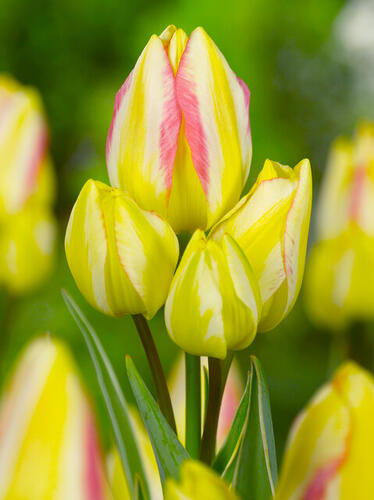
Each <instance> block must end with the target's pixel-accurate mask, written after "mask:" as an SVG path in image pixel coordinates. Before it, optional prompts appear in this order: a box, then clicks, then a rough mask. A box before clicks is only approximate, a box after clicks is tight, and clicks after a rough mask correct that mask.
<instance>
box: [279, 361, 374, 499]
mask: <svg viewBox="0 0 374 500" xmlns="http://www.w3.org/2000/svg"><path fill="white" fill-rule="evenodd" d="M373 415H374V379H373V377H372V376H371V375H370V374H369V373H368V372H366V371H365V370H363V369H361V368H360V367H359V366H357V365H356V364H354V363H351V362H347V363H345V364H344V365H342V367H341V368H339V369H338V371H337V372H336V373H335V375H334V376H333V378H332V380H331V382H329V383H328V384H326V385H325V386H324V387H322V388H321V389H320V390H319V391H318V392H317V394H316V395H315V396H314V398H313V399H312V401H311V402H310V403H309V405H308V406H307V408H306V409H305V410H304V411H303V412H302V413H301V415H299V417H298V418H297V420H296V422H295V423H294V426H293V428H292V430H291V433H290V436H289V441H288V445H287V450H286V453H285V457H284V461H283V466H282V469H281V474H280V478H279V482H278V486H277V490H276V494H275V500H353V499H356V498H357V499H360V500H371V499H372V498H374V481H373V472H372V462H373V460H372V459H373V449H374V429H373Z"/></svg>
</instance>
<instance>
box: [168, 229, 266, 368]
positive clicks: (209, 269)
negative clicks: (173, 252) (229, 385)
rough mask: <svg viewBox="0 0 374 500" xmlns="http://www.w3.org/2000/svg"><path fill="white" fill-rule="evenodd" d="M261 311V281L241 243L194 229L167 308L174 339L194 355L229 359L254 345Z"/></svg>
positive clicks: (171, 290)
mask: <svg viewBox="0 0 374 500" xmlns="http://www.w3.org/2000/svg"><path fill="white" fill-rule="evenodd" d="M186 299H187V300H186ZM260 313H261V299H260V294H259V290H258V285H257V281H256V279H255V277H254V274H253V271H252V269H251V267H250V265H249V264H248V261H247V259H246V257H245V255H244V254H243V252H242V251H241V250H240V248H239V246H238V245H237V243H236V242H235V241H234V240H233V239H232V238H231V237H230V236H228V235H225V236H224V237H223V238H222V241H221V242H219V243H218V242H216V241H213V240H212V239H207V238H206V237H205V234H204V232H203V231H201V230H197V231H195V233H194V235H193V236H192V238H191V240H190V242H189V244H188V246H187V248H186V250H185V253H184V254H183V257H182V260H181V262H180V264H179V267H178V269H177V272H176V274H175V276H174V278H173V281H172V284H171V286H170V292H169V295H168V298H167V300H166V304H165V323H166V327H167V330H168V332H169V335H170V337H171V338H172V340H173V341H174V342H175V343H176V344H177V345H178V346H179V347H181V348H182V349H183V350H184V351H186V352H189V353H190V354H195V355H199V356H212V357H215V358H220V359H224V358H225V357H226V354H227V350H238V349H244V348H245V347H247V346H248V345H249V344H251V342H252V341H253V340H254V337H255V335H256V331H257V322H258V319H259V317H260Z"/></svg>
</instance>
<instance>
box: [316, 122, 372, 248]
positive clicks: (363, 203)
mask: <svg viewBox="0 0 374 500" xmlns="http://www.w3.org/2000/svg"><path fill="white" fill-rule="evenodd" d="M373 213H374V124H373V123H366V122H362V123H361V124H360V125H359V127H358V129H357V133H356V136H355V138H354V140H353V141H350V140H349V139H346V138H340V139H338V140H337V141H335V143H334V144H333V145H332V148H331V151H330V154H329V158H328V162H327V167H326V173H325V176H324V179H323V183H322V186H321V193H320V198H319V200H318V204H317V209H316V236H317V239H318V240H326V239H331V238H334V237H336V236H338V235H339V234H340V233H342V232H343V231H345V230H346V229H347V227H348V226H349V225H350V224H351V223H352V222H354V223H356V224H357V226H358V227H359V228H360V229H361V230H362V231H364V232H365V233H366V234H367V235H369V236H372V237H374V217H373Z"/></svg>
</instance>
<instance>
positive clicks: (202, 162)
mask: <svg viewBox="0 0 374 500" xmlns="http://www.w3.org/2000/svg"><path fill="white" fill-rule="evenodd" d="M190 40H191V38H190V39H189V41H188V42H187V45H186V48H185V50H184V52H183V55H182V57H181V60H180V63H179V67H178V71H177V75H176V90H177V100H178V103H179V106H180V108H181V110H182V112H183V115H184V119H185V134H186V139H187V142H188V145H189V146H190V149H191V156H192V161H193V164H194V167H195V170H196V172H197V175H198V176H199V179H200V182H201V185H202V187H203V189H204V191H205V194H207V192H208V187H209V154H208V148H207V141H206V137H205V132H204V127H203V121H202V117H201V113H200V109H199V100H198V97H197V95H196V88H195V84H194V82H193V80H192V79H191V77H190V75H189V71H190V70H189V68H188V56H189V45H190Z"/></svg>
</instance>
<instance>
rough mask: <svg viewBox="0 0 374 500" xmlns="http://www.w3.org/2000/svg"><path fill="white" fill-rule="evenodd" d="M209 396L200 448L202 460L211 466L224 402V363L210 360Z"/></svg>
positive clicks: (213, 359)
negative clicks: (222, 401)
mask: <svg viewBox="0 0 374 500" xmlns="http://www.w3.org/2000/svg"><path fill="white" fill-rule="evenodd" d="M208 363H209V394H208V405H207V410H206V416H205V423H204V432H203V437H202V440H201V447H200V460H202V461H203V462H205V463H207V464H211V462H212V460H213V458H214V453H215V450H216V438H217V427H218V418H219V410H220V408H221V400H222V393H223V390H222V385H223V384H222V362H221V361H220V360H219V359H216V358H209V360H208Z"/></svg>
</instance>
